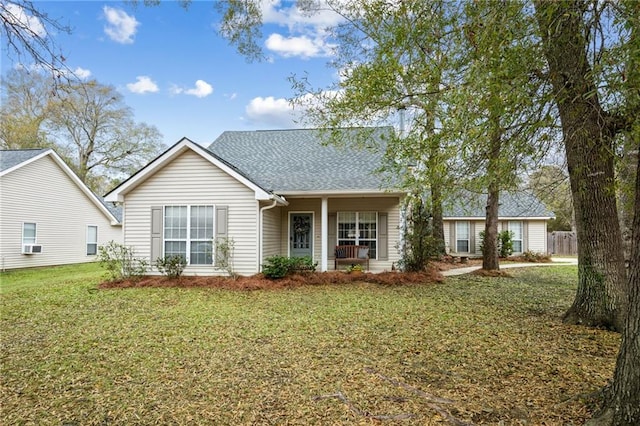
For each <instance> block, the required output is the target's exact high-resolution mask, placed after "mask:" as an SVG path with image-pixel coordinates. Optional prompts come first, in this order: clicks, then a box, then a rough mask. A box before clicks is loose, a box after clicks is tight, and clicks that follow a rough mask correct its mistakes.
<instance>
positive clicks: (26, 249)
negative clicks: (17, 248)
mask: <svg viewBox="0 0 640 426" xmlns="http://www.w3.org/2000/svg"><path fill="white" fill-rule="evenodd" d="M35 253H42V246H41V245H40V244H25V245H24V246H22V254H35Z"/></svg>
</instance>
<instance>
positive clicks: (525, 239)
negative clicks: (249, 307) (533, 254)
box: [522, 220, 529, 252]
mask: <svg viewBox="0 0 640 426" xmlns="http://www.w3.org/2000/svg"><path fill="white" fill-rule="evenodd" d="M527 250H529V221H528V220H524V221H522V251H523V252H525V251H527Z"/></svg>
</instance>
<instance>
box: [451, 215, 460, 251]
mask: <svg viewBox="0 0 640 426" xmlns="http://www.w3.org/2000/svg"><path fill="white" fill-rule="evenodd" d="M456 223H458V222H457V221H455V220H454V221H451V222H450V223H449V252H453V253H455V252H457V251H458V241H457V240H456V238H457V237H456Z"/></svg>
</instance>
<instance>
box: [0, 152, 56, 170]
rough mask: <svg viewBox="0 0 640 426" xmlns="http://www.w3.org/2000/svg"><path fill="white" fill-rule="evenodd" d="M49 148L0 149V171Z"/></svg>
mask: <svg viewBox="0 0 640 426" xmlns="http://www.w3.org/2000/svg"><path fill="white" fill-rule="evenodd" d="M45 151H47V149H7V150H0V172H4V171H5V170H7V169H10V168H12V167H14V166H17V165H18V164H20V163H24V162H25V161H27V160H29V159H31V158H33V157H35V156H37V155H40V154H42V153H43V152H45Z"/></svg>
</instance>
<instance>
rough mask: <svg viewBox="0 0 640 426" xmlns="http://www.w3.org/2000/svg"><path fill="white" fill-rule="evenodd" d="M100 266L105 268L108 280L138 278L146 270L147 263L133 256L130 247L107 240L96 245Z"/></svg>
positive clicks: (133, 253)
mask: <svg viewBox="0 0 640 426" xmlns="http://www.w3.org/2000/svg"><path fill="white" fill-rule="evenodd" d="M98 259H99V260H100V266H102V267H103V268H105V269H106V271H107V272H106V276H105V277H106V279H107V280H108V281H118V280H123V279H139V278H141V277H142V276H143V275H144V274H146V272H147V267H148V266H149V264H148V263H147V261H146V260H144V259H139V258H137V257H135V252H134V250H133V248H132V247H127V246H125V245H123V244H120V243H116V242H115V241H109V242H108V243H107V244H105V245H103V246H100V247H98Z"/></svg>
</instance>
